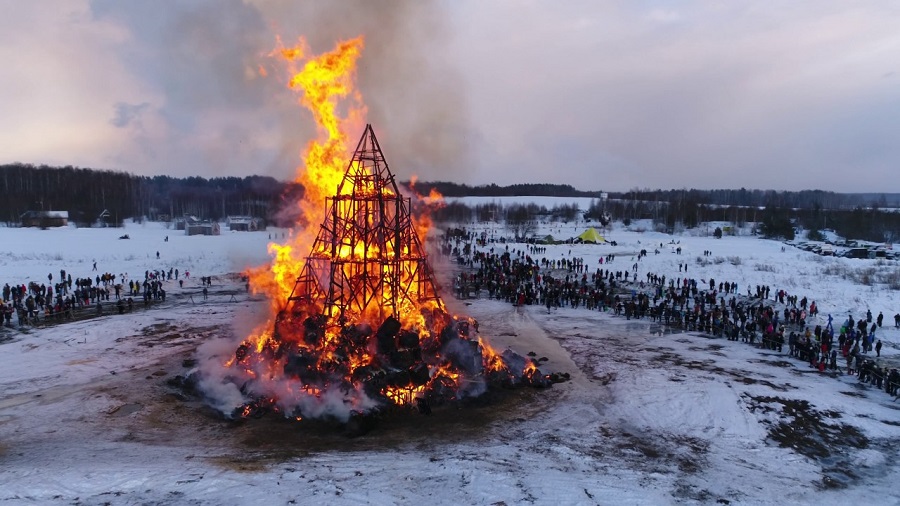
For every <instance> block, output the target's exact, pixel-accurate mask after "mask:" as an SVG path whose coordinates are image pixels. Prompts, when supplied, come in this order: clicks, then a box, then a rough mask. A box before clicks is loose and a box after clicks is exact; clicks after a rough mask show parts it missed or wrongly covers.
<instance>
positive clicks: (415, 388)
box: [232, 310, 568, 418]
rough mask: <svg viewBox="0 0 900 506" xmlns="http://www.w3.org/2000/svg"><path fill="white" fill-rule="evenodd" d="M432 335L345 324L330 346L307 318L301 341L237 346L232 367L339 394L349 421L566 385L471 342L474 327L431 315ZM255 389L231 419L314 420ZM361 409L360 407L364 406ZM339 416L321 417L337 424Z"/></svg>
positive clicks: (395, 323) (522, 360) (315, 410)
mask: <svg viewBox="0 0 900 506" xmlns="http://www.w3.org/2000/svg"><path fill="white" fill-rule="evenodd" d="M430 320H431V322H430V323H431V325H433V328H440V329H441V330H440V331H438V332H433V333H432V332H429V333H426V335H425V337H423V335H422V334H423V333H420V332H416V331H414V330H410V329H404V328H402V325H401V323H400V321H399V320H397V319H396V318H394V317H388V318H387V319H386V320H385V321H384V322H383V323H382V324H381V325H380V326H379V327H378V329H373V328H372V327H371V326H370V325H367V324H365V323H362V324H349V325H346V326H344V327H342V328H341V329H340V332H339V333H338V338H337V339H335V340H334V342H331V343H329V342H328V340H329V339H328V337H327V336H326V332H325V329H326V325H325V323H326V322H325V319H324V318H321V317H320V316H309V317H306V318H305V320H304V321H303V322H302V324H301V328H302V340H301V341H289V340H273V341H272V342H271V344H269V345H267V346H266V347H264V348H263V349H262V350H261V351H260V352H258V353H256V352H254V351H253V350H252V349H251V348H250V347H249V346H248V345H247V344H242V345H241V346H240V347H238V349H237V352H236V353H235V366H236V367H247V366H249V364H251V363H252V362H253V361H262V362H264V363H267V364H277V365H276V368H277V369H279V372H281V374H282V378H283V380H285V381H289V382H291V383H293V384H294V386H295V388H296V389H299V390H298V392H299V393H300V395H301V397H302V396H306V395H308V396H313V397H315V398H318V399H320V398H321V397H322V396H324V395H326V394H328V393H329V392H339V396H340V398H341V400H342V401H343V402H344V403H346V404H347V405H348V406H356V407H354V408H353V409H351V411H350V414H351V415H357V414H369V413H371V412H383V411H385V410H386V409H388V408H393V407H398V406H399V407H409V408H413V409H416V410H418V412H419V413H422V414H430V413H431V409H432V406H440V405H443V404H447V403H452V402H455V401H459V400H462V399H466V398H472V397H477V396H479V395H481V394H483V393H484V392H485V391H486V390H487V389H488V388H489V387H501V388H514V387H520V386H531V387H537V388H545V387H549V386H551V385H552V384H553V383H557V382H561V381H565V380H567V379H568V375H567V374H556V373H554V374H542V373H541V371H540V370H539V369H538V368H537V362H536V361H535V360H534V359H532V358H526V357H523V356H521V355H519V354H517V353H515V352H513V351H512V350H506V351H504V352H502V353H501V354H499V355H498V354H496V353H494V352H493V350H491V349H490V348H489V347H487V346H486V345H484V344H482V342H481V341H480V339H479V338H478V336H477V326H478V324H477V322H475V321H474V320H471V319H459V318H454V317H451V316H450V315H448V314H447V313H445V312H443V311H440V310H438V311H435V312H434V313H433V314H432V315H431V318H430ZM260 386H261V385H260V384H259V383H257V382H254V381H249V382H247V383H244V384H243V385H241V393H242V394H244V395H246V396H248V397H251V398H252V399H253V400H251V401H250V402H248V403H246V404H245V405H243V406H240V407H238V408H236V409H235V410H234V412H233V413H232V416H234V417H240V418H246V417H254V418H255V417H260V416H262V415H264V414H266V413H268V412H274V413H279V414H282V415H283V416H285V417H289V418H303V417H306V416H314V417H319V416H320V415H321V414H322V412H321V406H316V405H315V403H313V405H312V409H311V412H309V413H307V412H306V411H304V409H303V408H304V406H310V405H311V403H309V402H303V401H302V399H296V398H295V399H294V401H295V402H289V403H287V404H285V403H284V402H280V401H284V399H280V398H277V397H274V396H271V395H270V392H269V391H266V390H265V389H263V391H257V390H256V389H257V388H258V387H260ZM364 399H365V400H366V402H363V400H364ZM343 412H344V411H343V410H340V409H338V410H335V411H333V412H329V413H326V414H328V415H331V416H336V417H338V418H341V414H342V413H343Z"/></svg>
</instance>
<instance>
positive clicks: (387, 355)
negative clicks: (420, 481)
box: [223, 38, 551, 420]
mask: <svg viewBox="0 0 900 506" xmlns="http://www.w3.org/2000/svg"><path fill="white" fill-rule="evenodd" d="M363 46H364V44H363V39H362V38H357V39H352V40H349V41H345V42H341V43H339V44H338V45H337V47H336V48H335V49H334V50H333V51H331V52H328V53H325V54H323V55H320V56H317V57H311V58H307V57H306V55H307V54H308V53H309V51H308V48H306V44H305V43H304V42H303V41H300V43H299V44H297V45H296V46H295V47H281V48H280V49H279V50H277V51H275V52H274V53H273V54H275V55H278V57H280V58H282V59H283V60H284V61H285V62H286V64H287V66H288V67H289V69H290V70H291V77H290V79H289V81H288V86H289V87H290V88H291V89H293V90H296V91H297V93H298V95H299V99H298V101H299V102H300V104H302V105H303V106H304V107H306V108H307V109H309V110H310V111H312V115H313V118H314V119H315V121H316V124H317V125H318V129H319V138H317V139H316V140H314V141H312V142H310V143H309V145H308V146H307V148H306V152H305V154H304V156H303V165H302V167H301V168H300V169H298V176H297V181H298V182H300V183H301V184H302V185H303V186H304V188H305V195H304V198H303V199H302V201H301V202H298V203H297V205H298V206H299V208H300V211H301V214H302V219H303V222H304V223H305V225H306V226H305V227H304V228H303V229H302V231H301V232H299V233H297V234H295V235H293V236H292V237H291V239H290V241H289V242H288V243H287V244H282V245H279V244H271V245H270V253H271V254H272V255H273V260H272V263H271V265H269V266H267V267H265V268H259V269H256V270H254V271H253V272H252V274H251V277H252V284H253V286H254V287H255V289H256V290H258V291H262V292H263V293H265V294H266V296H267V297H268V298H269V299H270V300H271V301H272V317H271V319H270V321H269V322H267V323H266V324H265V325H263V326H262V327H260V328H258V329H257V330H256V331H254V332H253V334H252V335H251V336H250V337H248V338H247V339H245V340H244V342H243V343H242V344H241V345H240V346H239V347H238V348H237V350H236V352H235V353H234V356H233V357H232V358H231V359H230V360H228V362H227V363H226V364H225V366H226V370H227V371H228V373H227V375H226V376H225V377H224V378H223V379H224V380H225V381H227V382H228V383H230V384H232V385H234V386H235V387H237V388H238V389H239V394H240V398H241V399H242V401H243V404H242V405H240V406H239V407H237V408H236V409H235V410H234V412H233V413H232V414H233V415H234V416H239V417H248V416H255V415H258V414H261V413H263V412H267V411H275V412H278V413H281V414H283V415H284V416H285V417H291V418H296V419H301V418H309V417H313V418H315V417H322V416H330V417H334V418H337V419H342V420H346V419H347V418H348V417H349V416H350V415H351V414H352V413H367V412H370V411H372V410H376V409H381V408H384V407H387V406H392V405H412V406H416V407H418V409H419V410H420V411H422V412H426V413H427V412H430V409H431V408H430V406H432V405H436V404H440V403H442V402H446V401H452V400H456V399H460V398H463V397H469V396H476V395H480V394H481V393H483V392H484V391H485V390H486V388H487V387H488V385H490V384H503V385H516V384H531V385H538V386H547V385H549V384H550V383H551V379H550V377H549V376H543V375H541V373H540V371H538V370H537V368H536V365H535V363H534V362H533V361H532V360H530V359H526V358H524V357H522V356H520V355H518V354H516V353H514V352H512V351H510V350H507V351H505V352H503V353H497V352H495V351H494V350H493V349H492V348H490V347H489V346H488V345H487V344H486V343H484V342H482V340H481V338H480V336H479V335H478V324H477V322H475V321H474V320H472V319H470V318H462V317H456V316H452V315H450V314H449V313H448V312H447V311H446V309H445V307H444V303H443V301H442V300H441V298H440V296H439V294H438V290H437V287H436V284H435V281H434V276H433V273H432V271H431V268H430V266H429V264H428V262H427V261H426V255H425V251H424V248H423V246H422V238H424V237H425V236H426V234H427V233H428V229H429V227H430V225H431V222H430V220H429V219H428V216H427V214H423V215H419V216H414V213H412V212H411V200H410V198H408V197H405V196H403V195H402V193H401V191H400V189H399V187H398V185H397V183H396V181H395V179H394V176H393V174H392V173H391V172H390V169H389V168H388V164H387V161H386V160H385V158H384V155H383V153H382V151H381V147H380V145H379V144H378V140H377V139H376V137H375V132H374V130H373V129H372V127H371V126H370V125H365V127H364V128H362V119H363V118H364V117H365V111H366V109H365V106H364V105H363V104H362V99H361V96H360V94H359V92H358V91H356V90H355V88H354V75H355V69H356V62H357V60H358V59H359V57H360V55H361V52H362V49H363ZM356 128H362V129H363V135H362V138H361V139H360V141H359V143H358V144H357V146H356V149H355V150H354V151H351V150H350V145H349V144H348V134H347V131H348V129H356ZM431 198H432V199H437V198H439V195H434V194H433V195H431ZM318 224H321V225H320V226H319V227H318V228H316V226H315V225H318ZM301 253H306V254H307V256H306V257H298V254H301Z"/></svg>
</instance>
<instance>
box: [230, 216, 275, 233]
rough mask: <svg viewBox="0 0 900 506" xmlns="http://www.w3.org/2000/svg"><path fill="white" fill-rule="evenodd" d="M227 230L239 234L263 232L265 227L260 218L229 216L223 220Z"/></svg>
mask: <svg viewBox="0 0 900 506" xmlns="http://www.w3.org/2000/svg"><path fill="white" fill-rule="evenodd" d="M225 223H226V224H227V225H228V230H232V231H235V230H236V231H240V232H256V231H257V230H265V229H266V225H265V224H264V223H263V221H262V219H261V218H254V217H252V216H229V217H228V219H226V220H225Z"/></svg>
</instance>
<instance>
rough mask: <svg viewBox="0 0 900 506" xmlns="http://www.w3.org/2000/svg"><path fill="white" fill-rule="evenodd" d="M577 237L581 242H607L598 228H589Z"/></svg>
mask: <svg viewBox="0 0 900 506" xmlns="http://www.w3.org/2000/svg"><path fill="white" fill-rule="evenodd" d="M576 239H577V240H578V241H579V242H583V243H590V244H599V243H601V242H606V239H604V238H603V236H602V235H600V232H597V229H596V228H589V229H587V230H585V231H584V232H582V233H581V235H579V236H578V237H576Z"/></svg>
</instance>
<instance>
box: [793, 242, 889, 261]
mask: <svg viewBox="0 0 900 506" xmlns="http://www.w3.org/2000/svg"><path fill="white" fill-rule="evenodd" d="M788 244H790V245H792V246H794V247H796V248H798V249H802V250H803V251H809V252H812V253H815V254H817V255H822V256H837V257H844V258H885V259H888V260H900V251H895V250H893V249H891V248H890V247H888V246H885V245H865V244H861V243H859V242H857V241H844V242H842V243H835V242H830V241H828V242H803V241H801V242H794V241H788Z"/></svg>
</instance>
